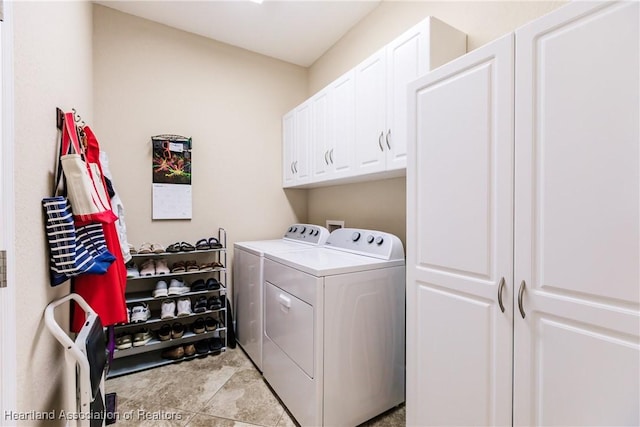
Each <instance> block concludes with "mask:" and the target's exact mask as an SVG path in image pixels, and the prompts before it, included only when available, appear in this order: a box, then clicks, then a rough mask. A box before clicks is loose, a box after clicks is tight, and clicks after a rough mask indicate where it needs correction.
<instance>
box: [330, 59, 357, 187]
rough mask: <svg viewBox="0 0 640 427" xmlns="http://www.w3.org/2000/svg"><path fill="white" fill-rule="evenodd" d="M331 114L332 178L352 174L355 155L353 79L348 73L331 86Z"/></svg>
mask: <svg viewBox="0 0 640 427" xmlns="http://www.w3.org/2000/svg"><path fill="white" fill-rule="evenodd" d="M330 90H331V114H332V115H333V120H332V122H333V133H332V135H333V144H332V146H331V150H330V151H329V161H330V163H331V165H332V166H333V177H334V178H342V177H345V176H349V175H351V174H353V170H354V154H355V114H356V104H355V90H356V88H355V79H354V72H353V71H349V72H348V73H346V74H344V75H343V76H341V77H340V78H338V79H337V80H336V81H335V82H333V83H332V84H331V89H330Z"/></svg>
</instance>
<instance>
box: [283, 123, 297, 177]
mask: <svg viewBox="0 0 640 427" xmlns="http://www.w3.org/2000/svg"><path fill="white" fill-rule="evenodd" d="M295 115H296V112H295V111H291V112H289V113H287V114H285V115H284V117H282V186H283V187H290V186H292V185H293V182H294V168H293V162H294V159H295V155H296V153H295Z"/></svg>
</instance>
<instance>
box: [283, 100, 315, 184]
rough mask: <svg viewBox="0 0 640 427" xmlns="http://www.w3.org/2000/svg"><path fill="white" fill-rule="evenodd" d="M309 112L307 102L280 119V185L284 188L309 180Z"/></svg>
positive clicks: (310, 131) (309, 106)
mask: <svg viewBox="0 0 640 427" xmlns="http://www.w3.org/2000/svg"><path fill="white" fill-rule="evenodd" d="M311 110H312V109H311V102H310V100H308V101H306V102H305V103H303V104H301V105H299V106H298V107H296V108H295V109H293V110H292V111H290V112H289V113H287V114H285V116H284V117H283V118H282V169H283V175H282V184H283V187H285V188H286V187H294V186H297V185H301V184H305V183H307V182H309V181H310V180H311V165H310V157H311V138H312V129H311V119H312V116H311Z"/></svg>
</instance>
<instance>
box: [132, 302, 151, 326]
mask: <svg viewBox="0 0 640 427" xmlns="http://www.w3.org/2000/svg"><path fill="white" fill-rule="evenodd" d="M150 317H151V310H149V306H148V305H147V304H145V303H140V304H136V305H134V306H133V308H132V309H131V323H142V322H146V321H147V320H149V318H150Z"/></svg>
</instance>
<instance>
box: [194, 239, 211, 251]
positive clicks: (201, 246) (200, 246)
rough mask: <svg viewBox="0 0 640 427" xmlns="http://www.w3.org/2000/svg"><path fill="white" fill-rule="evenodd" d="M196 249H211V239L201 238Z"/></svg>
mask: <svg viewBox="0 0 640 427" xmlns="http://www.w3.org/2000/svg"><path fill="white" fill-rule="evenodd" d="M196 249H197V250H199V251H206V250H208V249H211V246H209V241H208V240H207V239H200V240H198V241H197V242H196Z"/></svg>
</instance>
